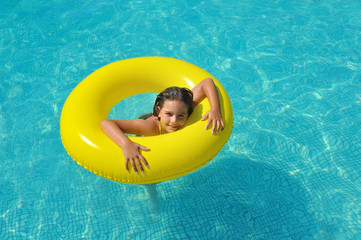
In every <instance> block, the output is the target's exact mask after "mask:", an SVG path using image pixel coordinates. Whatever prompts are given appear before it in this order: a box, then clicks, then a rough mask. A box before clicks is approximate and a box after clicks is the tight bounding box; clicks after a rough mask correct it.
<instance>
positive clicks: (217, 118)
mask: <svg viewBox="0 0 361 240" xmlns="http://www.w3.org/2000/svg"><path fill="white" fill-rule="evenodd" d="M207 118H208V122H207V125H206V129H208V126H209V125H210V124H211V123H212V125H213V127H212V133H218V131H219V129H220V127H221V126H222V129H221V130H222V131H223V129H224V123H223V119H222V114H221V113H220V112H219V111H214V110H212V109H211V110H209V111H208V112H207V113H206V114H205V115H204V116H203V117H202V119H201V120H202V121H204V120H206V119H207Z"/></svg>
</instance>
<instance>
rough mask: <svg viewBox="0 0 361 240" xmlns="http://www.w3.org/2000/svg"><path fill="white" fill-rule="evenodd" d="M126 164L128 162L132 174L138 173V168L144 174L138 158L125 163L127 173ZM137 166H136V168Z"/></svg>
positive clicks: (126, 167)
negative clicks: (132, 170) (132, 171)
mask: <svg viewBox="0 0 361 240" xmlns="http://www.w3.org/2000/svg"><path fill="white" fill-rule="evenodd" d="M144 160H145V159H144ZM128 162H130V165H132V168H133V169H134V172H136V173H138V168H139V170H140V171H141V172H144V169H143V166H142V163H141V162H140V161H139V158H131V159H129V160H127V161H126V162H125V169H126V170H127V171H128V172H129V168H128ZM147 165H148V163H147ZM137 166H138V168H137Z"/></svg>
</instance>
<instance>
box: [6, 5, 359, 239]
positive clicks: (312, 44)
mask: <svg viewBox="0 0 361 240" xmlns="http://www.w3.org/2000/svg"><path fill="white" fill-rule="evenodd" d="M360 12H361V3H360V1H357V0H354V1H353V0H350V1H336V0H329V1H327V0H323V1H322V0H319V1H316V0H314V1H312V0H298V1H296V0H291V1H290V0H279V1H268V0H259V1H250V0H240V1H234V0H233V1H220V0H212V1H185V0H180V1H170V0H168V1H112V2H111V1H98V0H97V1H95V0H87V1H85V0H81V1H66V0H64V1H57V0H50V1H42V0H34V1H25V0H15V1H8V0H5V1H1V3H0V16H1V17H0V35H1V38H0V44H1V51H0V56H1V58H0V62H1V67H0V77H1V79H0V239H82V238H84V239H361V217H360V216H361V198H360V196H361V130H360V129H361V58H360V56H361V48H360V46H361V35H360V32H361V15H360ZM140 56H167V57H173V58H178V59H182V60H185V61H188V62H190V63H193V64H195V65H197V66H199V67H201V68H203V69H205V70H207V71H209V72H210V73H211V74H212V75H214V76H215V77H216V78H217V79H218V80H220V81H221V82H222V84H223V85H224V86H225V88H226V90H227V92H228V93H229V95H230V98H231V100H232V104H233V108H234V118H235V123H234V130H233V134H232V136H231V138H230V140H229V142H228V143H227V144H226V146H225V147H224V148H223V150H222V151H221V152H220V153H219V154H218V155H217V156H216V157H215V158H214V159H213V160H212V161H211V162H210V163H209V164H207V165H206V166H205V167H203V168H202V169H200V170H198V171H196V172H194V173H192V174H189V175H187V176H184V177H181V178H178V179H175V180H172V181H168V182H163V183H160V184H158V185H157V186H156V187H157V190H158V199H159V204H160V210H158V211H155V210H154V209H152V206H151V201H150V196H149V194H148V192H147V190H146V188H145V187H143V186H131V185H123V184H118V183H114V182H110V181H108V180H105V179H103V178H100V177H98V176H96V175H94V174H92V173H90V172H88V171H86V170H85V169H83V168H82V167H80V166H78V165H77V164H76V163H75V162H74V161H73V160H72V159H71V158H70V157H69V156H68V155H67V153H66V151H65V150H64V148H63V146H62V143H61V140H60V134H59V118H60V114H61V109H62V106H63V104H64V102H65V99H66V98H67V96H68V95H69V93H70V92H71V91H72V89H73V88H74V87H75V86H76V85H77V84H78V83H79V82H80V81H81V80H82V79H84V78H85V77H86V76H87V75H89V74H90V73H92V72H93V71H95V70H96V69H98V68H100V67H102V66H104V65H106V64H108V63H111V62H114V61H118V60H122V59H127V58H132V57H140ZM127 104H133V103H132V101H131V102H130V103H127ZM133 105H134V104H133ZM136 105H139V109H138V110H139V111H147V110H146V109H143V108H144V106H146V105H144V104H143V103H142V101H140V100H139V102H138V104H136ZM142 107H143V108H142ZM128 108H129V109H133V108H130V107H128ZM126 109H127V108H126ZM129 114H130V113H129ZM125 115H127V113H126V110H125ZM128 117H129V115H128Z"/></svg>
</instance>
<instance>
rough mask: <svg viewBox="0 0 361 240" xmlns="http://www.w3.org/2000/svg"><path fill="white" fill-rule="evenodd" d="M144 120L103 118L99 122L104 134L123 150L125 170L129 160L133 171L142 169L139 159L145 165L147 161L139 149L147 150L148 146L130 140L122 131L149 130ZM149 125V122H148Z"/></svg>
mask: <svg viewBox="0 0 361 240" xmlns="http://www.w3.org/2000/svg"><path fill="white" fill-rule="evenodd" d="M145 121H146V120H141V119H137V120H104V121H102V122H101V124H100V126H101V128H102V129H103V131H104V132H105V134H106V135H107V136H108V137H109V138H110V139H112V140H113V141H114V142H115V143H116V144H117V145H118V146H119V147H120V148H121V149H122V151H123V155H124V160H125V168H126V169H127V171H129V169H128V163H129V162H130V163H131V165H132V167H133V169H134V171H135V172H136V173H137V172H138V170H137V168H136V165H137V166H138V168H139V169H140V171H142V172H143V171H144V170H143V167H142V164H141V162H140V161H142V162H143V163H144V165H145V166H146V167H149V166H148V162H147V161H146V160H145V158H144V157H143V155H142V154H141V153H140V150H149V148H147V147H144V146H142V145H140V144H138V143H135V142H132V141H131V140H130V139H129V138H128V137H127V136H126V135H125V134H124V133H130V134H141V133H144V132H149V131H150V130H151V129H150V128H149V127H147V124H146V122H145ZM148 126H149V124H148Z"/></svg>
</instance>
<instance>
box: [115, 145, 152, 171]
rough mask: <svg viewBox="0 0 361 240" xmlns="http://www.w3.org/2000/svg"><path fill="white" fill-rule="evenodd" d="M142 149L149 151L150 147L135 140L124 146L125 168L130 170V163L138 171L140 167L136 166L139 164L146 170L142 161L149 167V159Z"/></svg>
mask: <svg viewBox="0 0 361 240" xmlns="http://www.w3.org/2000/svg"><path fill="white" fill-rule="evenodd" d="M140 150H144V151H147V150H149V148H147V147H144V146H142V145H140V144H138V143H135V142H129V143H128V144H127V145H126V146H124V147H123V148H122V151H123V155H124V159H125V169H127V171H128V172H129V168H128V163H129V162H130V164H131V165H132V167H133V169H134V171H135V172H136V173H138V169H137V167H136V166H138V168H139V170H140V171H142V172H144V170H143V167H142V163H141V162H140V161H142V162H143V163H144V165H145V166H146V167H149V165H148V162H147V160H145V158H144V157H143V155H142V154H141V153H140Z"/></svg>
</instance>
